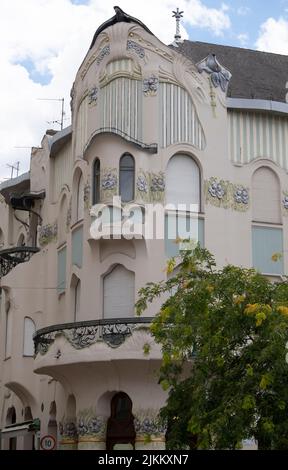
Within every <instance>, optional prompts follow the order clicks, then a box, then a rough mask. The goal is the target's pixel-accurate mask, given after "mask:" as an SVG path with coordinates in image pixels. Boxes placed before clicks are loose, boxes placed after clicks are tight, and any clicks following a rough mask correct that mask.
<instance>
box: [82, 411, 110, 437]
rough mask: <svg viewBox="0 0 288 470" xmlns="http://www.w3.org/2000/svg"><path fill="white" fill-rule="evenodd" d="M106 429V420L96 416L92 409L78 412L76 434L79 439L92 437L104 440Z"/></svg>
mask: <svg viewBox="0 0 288 470" xmlns="http://www.w3.org/2000/svg"><path fill="white" fill-rule="evenodd" d="M106 429H107V418H105V417H104V416H97V415H96V411H95V410H94V409H93V408H87V409H84V410H81V411H79V413H78V417H77V432H78V435H79V437H83V436H91V437H92V436H93V437H97V438H101V439H105V437H106Z"/></svg>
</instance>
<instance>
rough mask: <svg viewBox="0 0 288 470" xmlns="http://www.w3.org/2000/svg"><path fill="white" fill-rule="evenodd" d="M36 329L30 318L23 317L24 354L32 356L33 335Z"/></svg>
mask: <svg viewBox="0 0 288 470" xmlns="http://www.w3.org/2000/svg"><path fill="white" fill-rule="evenodd" d="M35 331H36V327H35V323H34V321H33V320H32V319H31V318H28V317H26V318H25V319H24V347H23V354H24V356H34V342H33V335H34V333H35Z"/></svg>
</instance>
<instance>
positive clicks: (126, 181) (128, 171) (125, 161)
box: [119, 153, 135, 202]
mask: <svg viewBox="0 0 288 470" xmlns="http://www.w3.org/2000/svg"><path fill="white" fill-rule="evenodd" d="M119 175H120V177H119V188H120V189H119V194H120V196H121V199H122V201H123V202H129V201H133V199H134V184H135V161H134V158H133V157H132V155H130V154H129V153H125V154H124V155H123V156H122V157H121V158H120V171H119Z"/></svg>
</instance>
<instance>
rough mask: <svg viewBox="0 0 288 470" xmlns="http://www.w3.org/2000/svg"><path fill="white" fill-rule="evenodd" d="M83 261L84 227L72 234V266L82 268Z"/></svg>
mask: <svg viewBox="0 0 288 470" xmlns="http://www.w3.org/2000/svg"><path fill="white" fill-rule="evenodd" d="M82 261H83V227H79V228H77V230H74V232H73V233H72V264H75V265H76V266H78V268H82Z"/></svg>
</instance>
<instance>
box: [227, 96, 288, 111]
mask: <svg viewBox="0 0 288 470" xmlns="http://www.w3.org/2000/svg"><path fill="white" fill-rule="evenodd" d="M227 108H228V109H242V110H251V111H252V110H253V111H270V112H273V113H277V114H286V115H288V103H281V102H280V101H271V100H255V99H246V98H227Z"/></svg>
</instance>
